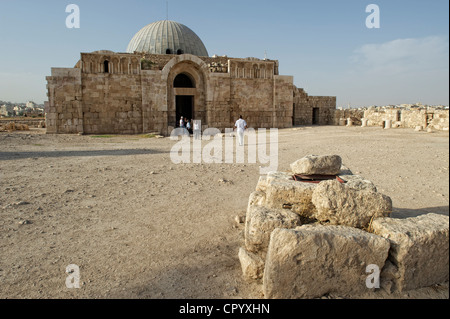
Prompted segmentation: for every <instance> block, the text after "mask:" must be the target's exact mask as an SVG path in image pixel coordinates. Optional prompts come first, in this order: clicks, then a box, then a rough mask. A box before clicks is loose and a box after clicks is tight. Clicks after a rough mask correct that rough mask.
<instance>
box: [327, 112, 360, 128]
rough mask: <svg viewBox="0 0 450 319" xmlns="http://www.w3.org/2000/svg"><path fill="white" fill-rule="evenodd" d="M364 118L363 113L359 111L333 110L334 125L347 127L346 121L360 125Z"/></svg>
mask: <svg viewBox="0 0 450 319" xmlns="http://www.w3.org/2000/svg"><path fill="white" fill-rule="evenodd" d="M363 118H364V111H363V110H360V109H345V110H335V112H334V125H347V124H348V119H351V120H352V124H355V125H361V124H362V119H363Z"/></svg>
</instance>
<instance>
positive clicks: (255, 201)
mask: <svg viewBox="0 0 450 319" xmlns="http://www.w3.org/2000/svg"><path fill="white" fill-rule="evenodd" d="M265 201H266V194H265V193H264V192H261V191H254V192H253V193H251V194H250V196H249V198H248V205H247V211H248V210H249V209H250V207H252V206H263V205H264V203H265Z"/></svg>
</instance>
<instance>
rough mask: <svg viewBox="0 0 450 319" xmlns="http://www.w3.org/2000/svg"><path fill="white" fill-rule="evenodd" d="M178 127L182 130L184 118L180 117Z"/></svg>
mask: <svg viewBox="0 0 450 319" xmlns="http://www.w3.org/2000/svg"><path fill="white" fill-rule="evenodd" d="M180 127H181V128H184V127H185V126H184V117H181V119H180Z"/></svg>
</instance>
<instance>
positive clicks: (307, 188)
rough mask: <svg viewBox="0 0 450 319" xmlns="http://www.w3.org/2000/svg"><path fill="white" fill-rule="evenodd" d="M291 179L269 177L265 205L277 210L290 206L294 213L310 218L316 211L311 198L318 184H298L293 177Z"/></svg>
mask: <svg viewBox="0 0 450 319" xmlns="http://www.w3.org/2000/svg"><path fill="white" fill-rule="evenodd" d="M290 178H291V179H287V178H286V177H284V176H272V177H270V178H269V177H268V181H267V184H266V187H265V190H266V198H265V205H266V206H267V207H270V208H275V209H282V208H283V206H284V205H289V206H290V207H292V208H291V210H292V211H293V212H295V213H297V214H299V215H301V216H305V217H308V218H309V217H310V216H311V215H312V214H313V211H314V210H315V207H314V205H313V204H312V202H311V198H312V194H313V191H314V188H315V187H316V186H317V184H311V183H302V182H297V181H294V180H293V179H292V176H290Z"/></svg>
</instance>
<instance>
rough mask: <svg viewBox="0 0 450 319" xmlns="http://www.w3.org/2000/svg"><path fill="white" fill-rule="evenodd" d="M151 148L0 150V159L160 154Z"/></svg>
mask: <svg viewBox="0 0 450 319" xmlns="http://www.w3.org/2000/svg"><path fill="white" fill-rule="evenodd" d="M162 153H167V152H162V151H158V150H152V149H125V150H123V149H120V150H93V151H53V152H0V161H11V160H18V159H27V158H59V157H90V156H129V155H151V154H162Z"/></svg>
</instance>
